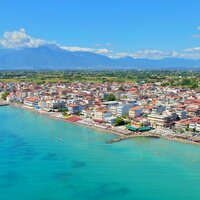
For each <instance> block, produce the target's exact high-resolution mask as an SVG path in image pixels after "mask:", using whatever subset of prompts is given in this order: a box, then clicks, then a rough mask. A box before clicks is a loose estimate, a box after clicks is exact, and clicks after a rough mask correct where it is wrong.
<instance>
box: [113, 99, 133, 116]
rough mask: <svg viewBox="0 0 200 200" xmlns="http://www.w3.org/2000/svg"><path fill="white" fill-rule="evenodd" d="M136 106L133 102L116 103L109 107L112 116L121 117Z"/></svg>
mask: <svg viewBox="0 0 200 200" xmlns="http://www.w3.org/2000/svg"><path fill="white" fill-rule="evenodd" d="M133 106H136V103H135V102H117V103H116V104H113V105H111V106H110V107H109V110H110V111H111V112H112V114H113V115H116V116H122V115H126V114H128V112H129V109H130V108H132V107H133Z"/></svg>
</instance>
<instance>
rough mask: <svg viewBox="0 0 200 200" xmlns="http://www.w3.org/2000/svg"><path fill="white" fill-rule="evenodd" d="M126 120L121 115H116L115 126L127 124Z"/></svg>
mask: <svg viewBox="0 0 200 200" xmlns="http://www.w3.org/2000/svg"><path fill="white" fill-rule="evenodd" d="M125 124H126V122H125V121H124V120H123V119H122V118H121V117H116V119H115V126H122V125H125Z"/></svg>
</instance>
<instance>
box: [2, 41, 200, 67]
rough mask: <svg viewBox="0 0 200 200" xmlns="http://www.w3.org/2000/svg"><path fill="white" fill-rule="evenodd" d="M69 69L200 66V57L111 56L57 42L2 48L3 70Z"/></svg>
mask: <svg viewBox="0 0 200 200" xmlns="http://www.w3.org/2000/svg"><path fill="white" fill-rule="evenodd" d="M19 69H27V70H45V69H46V70H47V69H49V70H54V69H57V70H59V69H60V70H65V69H93V70H101V69H163V70H164V69H165V70H166V69H169V70H173V69H176V70H179V69H193V70H196V69H200V60H193V59H183V58H165V59H160V60H154V59H141V58H132V57H123V58H110V57H108V56H105V55H101V54H97V53H92V52H83V51H74V52H72V51H67V50H64V49H62V48H60V47H59V46H56V45H43V46H39V47H36V48H27V47H26V48H21V49H8V48H1V49H0V70H19Z"/></svg>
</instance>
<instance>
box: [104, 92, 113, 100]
mask: <svg viewBox="0 0 200 200" xmlns="http://www.w3.org/2000/svg"><path fill="white" fill-rule="evenodd" d="M105 100H106V101H115V100H116V96H115V95H114V94H112V93H111V94H108V95H107V96H106V97H105Z"/></svg>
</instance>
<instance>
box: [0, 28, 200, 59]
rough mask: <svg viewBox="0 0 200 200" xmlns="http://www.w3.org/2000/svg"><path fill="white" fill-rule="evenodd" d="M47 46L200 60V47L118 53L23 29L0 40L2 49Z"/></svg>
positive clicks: (115, 55) (108, 44)
mask: <svg viewBox="0 0 200 200" xmlns="http://www.w3.org/2000/svg"><path fill="white" fill-rule="evenodd" d="M198 30H200V26H199V27H198ZM195 37H199V38H200V34H199V35H198V34H197V35H196V36H195ZM46 44H48V45H49V44H50V45H54V46H57V47H59V48H61V49H63V50H67V51H82V52H93V53H98V54H102V55H106V56H109V57H112V58H121V57H126V56H130V57H133V58H147V59H163V58H169V57H174V58H190V59H200V47H194V48H187V49H183V50H182V51H179V52H177V51H161V50H155V49H144V50H138V51H136V52H129V53H127V52H119V53H116V52H114V51H113V50H111V49H110V48H109V47H110V46H112V44H110V43H105V44H96V45H95V46H96V48H88V47H78V46H64V45H60V44H57V43H56V42H49V41H46V40H43V39H37V38H33V37H31V36H30V35H28V34H27V33H26V31H25V29H23V28H21V29H20V30H18V31H13V32H5V33H4V34H3V38H2V39H0V48H23V47H30V48H33V47H38V46H41V45H46ZM100 47H102V48H100ZM103 47H105V48H103ZM106 47H107V48H106Z"/></svg>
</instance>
